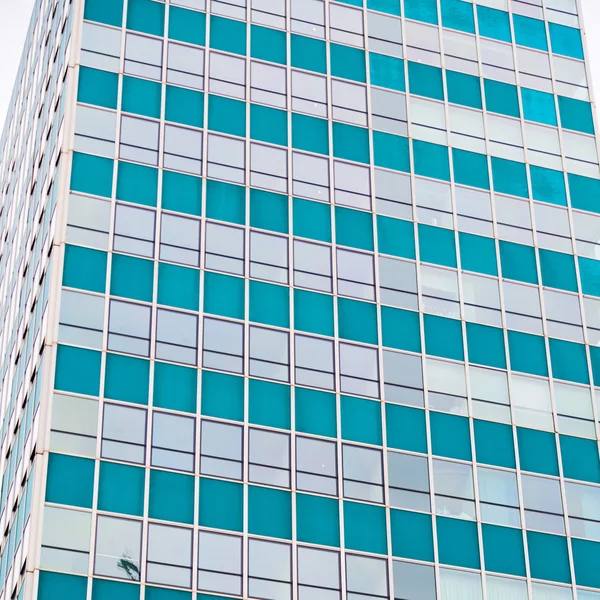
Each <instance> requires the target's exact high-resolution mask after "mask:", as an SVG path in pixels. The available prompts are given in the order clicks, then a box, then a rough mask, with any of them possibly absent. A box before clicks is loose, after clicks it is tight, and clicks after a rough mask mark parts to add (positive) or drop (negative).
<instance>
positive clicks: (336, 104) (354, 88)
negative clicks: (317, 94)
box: [331, 5, 367, 127]
mask: <svg viewBox="0 0 600 600" xmlns="http://www.w3.org/2000/svg"><path fill="white" fill-rule="evenodd" d="M332 9H333V5H332ZM352 12H354V11H352ZM331 101H332V104H333V109H332V110H333V118H334V119H335V120H336V121H347V122H349V123H354V124H356V125H362V126H363V127H366V125H367V89H366V87H365V86H363V85H357V84H354V83H348V82H345V81H338V80H336V79H332V81H331Z"/></svg>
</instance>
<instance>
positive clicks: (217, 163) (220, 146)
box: [208, 133, 246, 184]
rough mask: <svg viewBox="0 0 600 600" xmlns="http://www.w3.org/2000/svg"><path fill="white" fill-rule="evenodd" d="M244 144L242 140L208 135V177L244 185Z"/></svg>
mask: <svg viewBox="0 0 600 600" xmlns="http://www.w3.org/2000/svg"><path fill="white" fill-rule="evenodd" d="M245 156H246V144H245V142H244V141H243V140H239V139H233V138H226V137H223V136H220V135H215V134H212V133H211V134H209V135H208V176H209V177H212V178H215V179H224V180H225V181H232V182H233V183H242V184H243V183H245V180H246V176H245V171H244V169H245Z"/></svg>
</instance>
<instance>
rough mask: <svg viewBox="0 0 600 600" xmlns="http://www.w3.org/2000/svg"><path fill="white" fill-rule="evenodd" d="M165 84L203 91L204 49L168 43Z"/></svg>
mask: <svg viewBox="0 0 600 600" xmlns="http://www.w3.org/2000/svg"><path fill="white" fill-rule="evenodd" d="M167 83H171V84H174V85H183V86H185V87H190V88H194V89H197V90H203V89H204V49H203V48H190V47H189V46H183V45H181V44H174V43H173V42H169V45H168V50H167Z"/></svg>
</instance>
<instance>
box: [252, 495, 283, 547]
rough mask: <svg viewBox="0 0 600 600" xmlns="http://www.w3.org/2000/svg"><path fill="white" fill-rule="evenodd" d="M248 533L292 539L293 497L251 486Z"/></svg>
mask: <svg viewBox="0 0 600 600" xmlns="http://www.w3.org/2000/svg"><path fill="white" fill-rule="evenodd" d="M248 533H250V534H254V535H267V536H269V537H276V538H283V539H286V540H290V539H292V495H291V494H290V493H289V492H285V491H283V490H274V489H270V488H263V487H257V486H254V485H249V486H248Z"/></svg>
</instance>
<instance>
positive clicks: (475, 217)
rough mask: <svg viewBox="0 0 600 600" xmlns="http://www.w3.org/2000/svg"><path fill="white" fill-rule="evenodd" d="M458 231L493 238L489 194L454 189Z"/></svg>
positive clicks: (460, 188) (466, 189) (465, 189)
mask: <svg viewBox="0 0 600 600" xmlns="http://www.w3.org/2000/svg"><path fill="white" fill-rule="evenodd" d="M454 197H455V201H456V212H457V213H458V229H460V230H461V231H466V232H468V233H475V234H482V235H487V236H493V235H494V231H493V227H492V207H491V199H490V194H489V192H482V191H478V190H470V189H468V188H463V187H460V186H456V187H455V188H454Z"/></svg>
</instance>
